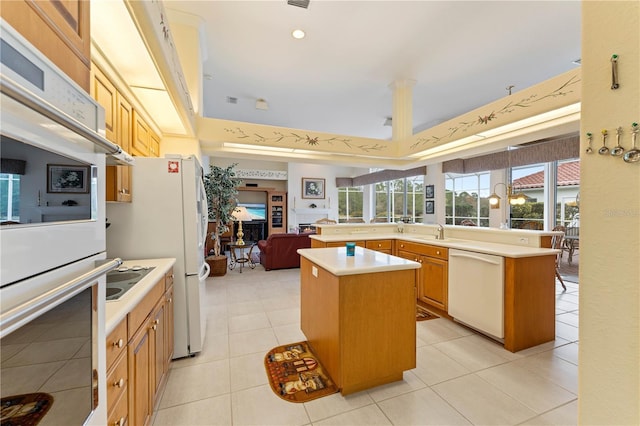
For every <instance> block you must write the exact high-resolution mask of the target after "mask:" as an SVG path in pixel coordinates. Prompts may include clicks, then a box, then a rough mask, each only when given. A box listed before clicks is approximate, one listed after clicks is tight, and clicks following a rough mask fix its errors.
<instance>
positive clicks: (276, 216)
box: [238, 187, 288, 238]
mask: <svg viewBox="0 0 640 426" xmlns="http://www.w3.org/2000/svg"><path fill="white" fill-rule="evenodd" d="M238 191H240V192H244V191H251V192H264V193H266V195H267V202H266V207H267V212H266V213H267V218H266V219H267V220H266V231H267V234H266V235H265V236H264V237H265V238H266V237H267V236H268V235H271V234H286V233H287V229H288V228H287V192H286V191H276V190H275V188H260V187H239V188H238ZM247 226H251V225H250V223H246V224H245V223H243V227H244V228H245V232H246V228H247Z"/></svg>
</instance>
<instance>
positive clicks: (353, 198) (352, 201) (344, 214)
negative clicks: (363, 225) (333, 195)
mask: <svg viewBox="0 0 640 426" xmlns="http://www.w3.org/2000/svg"><path fill="white" fill-rule="evenodd" d="M363 205H364V197H363V189H362V187H361V186H357V187H349V188H347V187H340V188H338V222H341V223H342V222H349V221H353V220H363V217H362V206H363Z"/></svg>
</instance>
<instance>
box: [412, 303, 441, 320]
mask: <svg viewBox="0 0 640 426" xmlns="http://www.w3.org/2000/svg"><path fill="white" fill-rule="evenodd" d="M435 318H440V317H439V316H437V315H435V314H432V313H431V312H429V311H427V310H426V309H425V308H423V307H422V306H420V305H417V306H416V321H426V320H430V319H435Z"/></svg>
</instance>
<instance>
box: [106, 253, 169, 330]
mask: <svg viewBox="0 0 640 426" xmlns="http://www.w3.org/2000/svg"><path fill="white" fill-rule="evenodd" d="M174 263H176V259H174V258H166V259H141V260H125V261H124V262H123V263H122V266H126V267H129V268H131V267H133V266H142V267H153V268H154V269H153V270H152V271H151V272H149V273H148V274H147V275H145V276H144V278H142V279H141V280H140V281H138V282H137V283H136V285H134V286H133V288H131V289H130V290H129V291H127V292H126V293H125V294H124V295H122V297H120V298H119V299H117V300H107V302H106V309H105V311H106V312H105V332H106V333H107V334H109V333H111V331H113V329H114V328H115V327H116V325H118V324H119V323H120V321H121V320H122V319H123V318H124V317H125V316H127V314H128V313H129V312H130V311H131V310H132V309H133V308H134V307H135V306H136V305H137V304H138V303H140V301H141V300H142V299H143V298H144V296H146V295H147V293H148V292H149V290H151V289H152V288H153V286H154V284H155V283H157V282H158V280H160V279H162V278H163V277H164V275H165V274H166V273H167V271H169V269H171V267H172V266H173V265H174ZM122 266H121V267H122Z"/></svg>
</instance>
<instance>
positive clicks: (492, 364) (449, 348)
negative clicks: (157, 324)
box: [153, 265, 578, 426]
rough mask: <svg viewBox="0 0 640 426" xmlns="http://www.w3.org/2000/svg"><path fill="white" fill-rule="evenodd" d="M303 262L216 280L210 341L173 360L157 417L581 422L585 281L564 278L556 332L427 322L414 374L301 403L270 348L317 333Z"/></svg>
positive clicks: (208, 295)
mask: <svg viewBox="0 0 640 426" xmlns="http://www.w3.org/2000/svg"><path fill="white" fill-rule="evenodd" d="M299 273H300V271H299V269H290V270H279V271H269V272H266V271H264V269H262V267H261V266H260V265H258V266H257V267H256V269H254V270H251V269H245V270H244V272H243V273H242V274H240V273H238V271H228V272H227V274H226V275H225V276H224V277H217V278H209V279H208V280H207V283H206V292H205V294H204V295H203V297H204V305H205V306H206V308H205V310H204V312H203V315H206V317H207V331H206V337H205V343H204V349H203V351H202V353H200V354H199V355H197V356H195V357H192V358H185V359H179V360H176V361H174V362H173V363H172V365H171V370H170V372H169V377H168V383H167V387H166V389H165V391H164V394H163V396H162V399H161V401H160V405H159V410H158V411H157V413H156V415H155V416H154V419H153V424H154V425H156V426H160V425H171V426H176V425H311V424H313V425H378V424H379V425H459V424H482V425H575V424H577V392H578V285H577V284H575V283H571V282H566V284H567V287H568V289H567V292H565V293H563V292H562V288H561V287H560V285H559V283H558V284H557V286H556V287H557V305H556V314H557V316H556V340H555V341H554V342H550V343H548V344H544V345H540V346H537V347H534V348H530V349H527V350H524V351H521V352H518V353H515V354H514V353H511V352H508V351H506V350H504V349H503V348H502V346H500V345H499V344H497V343H495V342H493V341H491V340H488V339H487V338H485V337H483V336H481V335H479V334H477V333H475V332H473V331H470V330H469V329H467V328H465V327H462V326H460V325H458V324H456V323H453V322H451V321H448V320H446V319H442V318H439V319H434V320H429V321H421V322H418V323H417V336H416V341H417V367H416V368H415V369H413V370H411V371H407V372H405V373H404V380H403V381H400V382H396V383H392V384H388V385H384V386H379V387H376V388H373V389H370V390H367V391H363V392H359V393H357V394H353V395H349V396H347V397H343V396H341V395H340V394H339V393H338V394H333V395H330V396H327V397H324V398H320V399H316V400H313V401H311V402H308V403H304V404H296V403H290V402H285V401H283V400H281V399H280V398H278V397H277V396H275V395H274V394H273V393H272V391H271V389H270V388H269V384H268V382H267V376H266V374H265V371H264V365H263V358H264V355H265V353H266V352H267V351H269V350H270V349H271V348H273V347H275V346H278V345H281V344H286V343H293V342H296V341H301V340H306V339H305V336H304V334H303V333H302V331H301V330H300V319H299V306H300V288H299Z"/></svg>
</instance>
